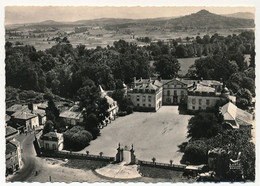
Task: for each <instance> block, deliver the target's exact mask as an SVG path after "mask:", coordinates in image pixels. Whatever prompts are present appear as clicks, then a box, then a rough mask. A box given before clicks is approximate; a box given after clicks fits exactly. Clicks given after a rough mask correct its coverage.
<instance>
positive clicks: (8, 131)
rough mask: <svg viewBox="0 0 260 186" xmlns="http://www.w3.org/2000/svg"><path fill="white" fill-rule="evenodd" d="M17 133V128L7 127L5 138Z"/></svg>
mask: <svg viewBox="0 0 260 186" xmlns="http://www.w3.org/2000/svg"><path fill="white" fill-rule="evenodd" d="M17 132H18V131H17V130H16V129H15V128H13V127H11V126H7V127H6V128H5V136H9V135H11V134H14V133H17Z"/></svg>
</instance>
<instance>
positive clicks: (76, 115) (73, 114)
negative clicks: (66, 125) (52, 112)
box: [60, 110, 81, 119]
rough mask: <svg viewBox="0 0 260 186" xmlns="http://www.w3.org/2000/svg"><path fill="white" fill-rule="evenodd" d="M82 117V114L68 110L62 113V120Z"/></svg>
mask: <svg viewBox="0 0 260 186" xmlns="http://www.w3.org/2000/svg"><path fill="white" fill-rule="evenodd" d="M80 116H81V113H80V112H75V111H70V110H66V111H63V112H62V113H60V117H61V118H69V119H79V118H80Z"/></svg>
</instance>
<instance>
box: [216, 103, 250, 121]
mask: <svg viewBox="0 0 260 186" xmlns="http://www.w3.org/2000/svg"><path fill="white" fill-rule="evenodd" d="M221 113H222V115H223V116H224V120H229V121H231V120H233V121H235V122H236V123H237V124H238V125H239V126H240V125H252V124H253V116H252V114H250V113H248V112H246V111H244V110H242V109H239V108H237V106H236V105H234V104H233V103H231V102H229V103H227V104H225V105H224V106H223V107H222V108H221Z"/></svg>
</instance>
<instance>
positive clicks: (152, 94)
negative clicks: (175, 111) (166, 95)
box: [127, 78, 163, 111]
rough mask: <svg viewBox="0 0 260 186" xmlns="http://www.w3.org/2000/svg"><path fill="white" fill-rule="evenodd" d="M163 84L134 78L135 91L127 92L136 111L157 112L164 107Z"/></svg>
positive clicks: (157, 81)
mask: <svg viewBox="0 0 260 186" xmlns="http://www.w3.org/2000/svg"><path fill="white" fill-rule="evenodd" d="M162 93H163V84H162V83H161V82H160V81H159V80H152V79H142V78H141V79H139V80H136V79H135V78H134V87H133V89H131V90H129V91H128V92H127V98H128V99H129V100H131V101H132V102H133V104H134V106H135V110H140V111H157V110H158V109H160V108H161V106H162Z"/></svg>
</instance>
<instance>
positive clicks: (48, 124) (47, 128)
mask: <svg viewBox="0 0 260 186" xmlns="http://www.w3.org/2000/svg"><path fill="white" fill-rule="evenodd" d="M53 130H54V124H53V122H52V121H50V120H48V121H46V123H45V125H44V128H43V131H42V135H44V134H47V133H49V132H51V131H53Z"/></svg>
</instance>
